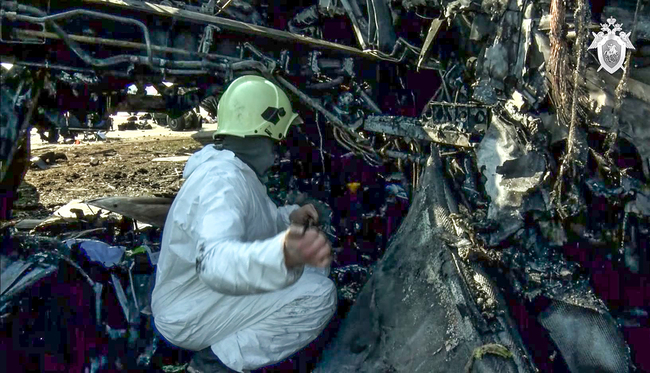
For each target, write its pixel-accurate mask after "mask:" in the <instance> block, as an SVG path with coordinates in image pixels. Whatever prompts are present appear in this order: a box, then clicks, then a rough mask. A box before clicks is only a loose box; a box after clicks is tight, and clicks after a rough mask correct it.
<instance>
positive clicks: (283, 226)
mask: <svg viewBox="0 0 650 373" xmlns="http://www.w3.org/2000/svg"><path fill="white" fill-rule="evenodd" d="M299 208H300V206H298V205H286V206H282V207H278V232H282V231H285V230H287V228H289V225H290V224H291V221H290V220H289V215H291V213H292V212H294V211H296V210H298V209H299Z"/></svg>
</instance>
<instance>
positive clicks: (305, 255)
mask: <svg viewBox="0 0 650 373" xmlns="http://www.w3.org/2000/svg"><path fill="white" fill-rule="evenodd" d="M331 252H332V247H331V246H330V243H329V241H328V240H327V238H326V237H325V235H324V234H323V233H322V232H320V231H319V230H318V229H314V228H309V229H307V230H305V227H303V226H299V225H291V226H290V227H289V229H288V230H287V235H286V236H285V237H284V260H285V263H286V265H287V268H293V267H298V266H301V265H305V264H308V265H311V266H313V267H320V268H325V267H327V266H329V265H330V263H331V261H332V257H331Z"/></svg>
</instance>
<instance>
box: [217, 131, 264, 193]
mask: <svg viewBox="0 0 650 373" xmlns="http://www.w3.org/2000/svg"><path fill="white" fill-rule="evenodd" d="M275 144H276V142H275V140H273V139H271V138H268V137H264V136H251V137H245V138H242V137H237V136H223V139H220V141H219V143H218V145H217V148H218V149H223V150H230V151H231V152H233V153H235V156H236V157H237V158H239V159H240V160H241V161H242V162H244V163H246V165H248V167H250V168H251V169H253V171H255V174H256V175H257V177H258V178H259V179H260V181H262V182H264V179H265V177H264V175H265V174H266V172H267V171H268V170H269V169H270V168H271V167H272V166H273V164H274V163H275Z"/></svg>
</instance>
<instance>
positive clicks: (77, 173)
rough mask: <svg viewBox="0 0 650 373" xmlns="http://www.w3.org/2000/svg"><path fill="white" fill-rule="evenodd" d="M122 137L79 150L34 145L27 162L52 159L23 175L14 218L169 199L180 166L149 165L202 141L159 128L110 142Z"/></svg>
mask: <svg viewBox="0 0 650 373" xmlns="http://www.w3.org/2000/svg"><path fill="white" fill-rule="evenodd" d="M128 132H131V133H128ZM124 134H127V135H130V136H129V137H123V138H119V137H112V138H109V139H108V140H106V141H84V140H80V144H71V145H63V144H61V145H49V144H48V145H41V142H40V140H38V141H36V142H34V144H35V146H34V148H35V149H34V150H33V154H32V157H35V158H41V157H43V156H44V155H45V157H43V158H47V155H48V154H51V153H54V155H55V157H54V158H58V159H56V160H52V161H50V160H49V159H48V161H50V163H51V164H47V167H46V169H42V168H41V167H39V166H38V165H37V164H33V165H32V166H31V167H30V169H29V170H28V171H27V174H26V175H25V179H24V181H23V183H22V185H21V186H20V188H19V199H18V201H17V202H16V205H15V206H16V209H15V211H14V218H15V219H16V220H20V219H40V218H45V217H47V216H49V215H50V214H51V213H53V212H54V211H56V209H57V208H59V207H61V206H63V205H65V204H66V203H68V202H70V201H71V200H90V199H93V198H98V197H105V196H129V197H140V196H161V197H167V196H173V195H175V194H176V193H177V192H178V190H179V189H180V187H181V185H182V174H183V167H184V166H185V162H183V161H160V162H157V161H156V162H155V161H153V160H154V159H156V158H166V157H174V156H181V157H182V156H188V155H190V154H192V153H194V152H195V151H197V150H199V149H201V148H202V147H203V146H204V144H205V143H206V140H205V139H203V140H195V139H193V138H192V137H190V136H189V133H173V132H172V131H169V130H167V129H166V128H161V127H158V128H154V130H144V131H125V132H119V133H118V132H116V136H117V135H124ZM204 137H205V136H204ZM207 141H208V142H209V138H208V139H207ZM61 154H62V155H65V158H63V157H62V156H61ZM50 158H51V157H50ZM33 159H34V158H33Z"/></svg>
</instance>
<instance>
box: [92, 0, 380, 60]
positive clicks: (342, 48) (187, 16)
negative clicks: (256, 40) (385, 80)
mask: <svg viewBox="0 0 650 373" xmlns="http://www.w3.org/2000/svg"><path fill="white" fill-rule="evenodd" d="M84 3H88V4H101V5H113V6H116V7H120V8H123V9H124V8H126V9H132V10H139V11H143V12H146V13H149V14H156V15H159V16H165V17H171V18H175V19H179V20H183V21H189V22H195V23H201V24H212V25H216V26H219V27H222V28H224V29H228V30H231V31H235V32H239V33H242V34H247V35H254V36H262V37H267V38H270V39H275V40H279V41H283V42H287V43H289V44H291V43H300V44H307V45H311V46H313V47H317V48H323V49H329V50H333V51H338V52H342V53H347V54H351V55H355V56H359V57H363V58H368V59H372V60H378V59H380V58H379V57H378V56H375V55H373V54H371V53H366V52H364V51H362V50H361V49H358V48H353V47H348V46H347V45H342V44H338V43H332V42H329V41H326V40H320V39H314V38H310V37H307V36H302V35H297V34H292V33H290V32H287V31H282V30H276V29H272V28H269V27H264V26H257V25H251V24H249V23H245V22H240V21H235V20H232V19H228V18H223V17H216V16H210V15H207V14H202V13H198V12H191V11H187V10H183V9H178V8H174V7H170V6H166V5H160V4H154V3H150V2H147V1H132V0H84Z"/></svg>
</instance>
